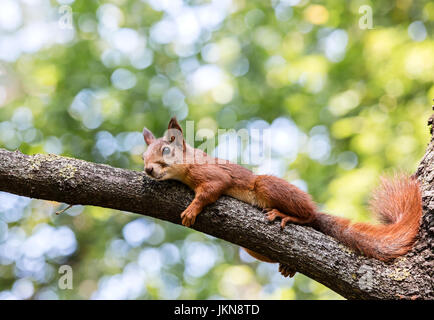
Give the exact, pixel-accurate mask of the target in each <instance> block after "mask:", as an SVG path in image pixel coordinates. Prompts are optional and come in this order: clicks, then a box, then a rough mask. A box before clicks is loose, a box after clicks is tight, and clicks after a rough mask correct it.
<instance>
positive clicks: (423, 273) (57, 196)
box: [0, 139, 434, 299]
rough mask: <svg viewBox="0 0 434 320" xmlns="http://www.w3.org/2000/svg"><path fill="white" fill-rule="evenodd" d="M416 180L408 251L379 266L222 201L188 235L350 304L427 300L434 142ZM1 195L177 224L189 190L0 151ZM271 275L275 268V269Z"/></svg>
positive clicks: (433, 260) (432, 289) (432, 295)
mask: <svg viewBox="0 0 434 320" xmlns="http://www.w3.org/2000/svg"><path fill="white" fill-rule="evenodd" d="M416 175H417V176H418V179H419V180H420V182H421V185H422V191H423V203H424V207H423V210H424V215H423V219H422V223H421V228H420V232H419V236H418V240H417V242H416V244H415V245H414V247H413V249H412V250H411V251H410V252H409V253H408V254H406V255H405V256H403V257H400V258H398V259H396V260H394V261H393V262H390V263H384V262H381V261H378V260H375V259H368V258H366V257H363V256H361V255H358V254H356V253H354V252H352V251H351V250H350V249H348V248H346V247H345V246H343V245H342V244H340V243H339V242H337V241H336V240H335V239H333V238H331V237H329V236H326V235H324V234H322V233H320V232H318V231H316V230H314V229H312V228H310V227H304V226H297V225H287V226H286V228H285V229H284V230H280V226H279V222H275V223H269V222H267V220H266V218H265V214H263V213H262V212H261V211H260V210H258V209H257V208H254V207H252V206H250V205H248V204H245V203H243V202H240V201H238V200H236V199H233V198H231V197H226V196H224V197H222V198H220V199H219V200H218V201H217V202H216V203H215V204H212V205H210V206H208V207H206V208H205V209H204V211H203V212H202V213H201V214H200V215H199V216H198V218H197V220H196V223H195V224H194V226H193V229H195V230H198V231H201V232H205V233H207V234H209V235H212V236H215V237H218V238H221V239H224V240H226V241H229V242H232V243H234V244H237V245H240V246H243V247H245V248H248V249H251V250H254V251H256V252H258V253H260V254H262V255H264V256H267V257H269V258H271V259H274V260H278V261H280V262H281V263H284V264H289V265H292V266H295V267H296V269H297V271H298V272H301V273H303V274H305V275H306V276H308V277H310V278H312V279H314V280H316V281H318V282H320V283H322V284H324V285H326V286H327V287H329V288H330V289H332V290H334V291H335V292H337V293H339V294H341V295H342V296H344V297H346V298H349V299H434V280H433V279H434V278H433V275H434V274H433V270H434V188H433V185H434V139H432V140H431V143H430V144H429V146H428V149H427V152H426V154H425V156H424V158H423V159H422V161H421V163H420V165H419V167H418V169H417V172H416ZM0 190H2V191H6V192H10V193H14V194H18V195H22V196H27V197H32V198H38V199H45V200H54V201H58V202H65V203H68V204H72V205H75V204H81V205H93V206H100V207H107V208H113V209H118V210H123V211H130V212H135V213H138V214H142V215H147V216H151V217H154V218H158V219H162V220H166V221H170V222H173V223H176V224H180V223H181V219H180V214H181V212H182V211H183V210H184V209H185V208H186V207H187V205H188V204H189V203H190V202H191V201H192V199H193V196H194V194H193V192H192V191H191V190H190V189H188V188H187V187H186V186H184V185H183V184H181V183H177V182H175V181H164V182H157V181H154V180H151V179H149V178H147V177H146V176H145V175H144V174H143V173H142V172H137V171H131V170H124V169H118V168H113V167H110V166H107V165H103V164H95V163H90V162H86V161H82V160H76V159H72V158H66V157H60V156H56V155H42V154H36V155H33V156H28V155H24V154H22V153H20V152H11V151H7V150H2V149H0ZM276 272H277V268H276Z"/></svg>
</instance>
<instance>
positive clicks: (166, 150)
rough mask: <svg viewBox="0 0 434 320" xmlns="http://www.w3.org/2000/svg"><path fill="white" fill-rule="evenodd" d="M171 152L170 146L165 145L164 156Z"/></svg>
mask: <svg viewBox="0 0 434 320" xmlns="http://www.w3.org/2000/svg"><path fill="white" fill-rule="evenodd" d="M169 153H170V148H169V147H164V148H163V156H165V155H168V154H169Z"/></svg>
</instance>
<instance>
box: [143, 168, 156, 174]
mask: <svg viewBox="0 0 434 320" xmlns="http://www.w3.org/2000/svg"><path fill="white" fill-rule="evenodd" d="M145 171H146V173H147V174H148V175H151V174H152V171H154V168H153V167H147V168H146V169H145Z"/></svg>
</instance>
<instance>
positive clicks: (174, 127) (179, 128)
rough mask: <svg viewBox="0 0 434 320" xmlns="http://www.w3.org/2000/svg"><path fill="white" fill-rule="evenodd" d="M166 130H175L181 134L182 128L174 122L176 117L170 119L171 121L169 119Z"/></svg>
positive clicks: (176, 121)
mask: <svg viewBox="0 0 434 320" xmlns="http://www.w3.org/2000/svg"><path fill="white" fill-rule="evenodd" d="M167 129H177V130H179V131H181V133H182V128H181V126H180V125H179V123H178V120H176V117H172V119H170V121H169V125H168V127H167Z"/></svg>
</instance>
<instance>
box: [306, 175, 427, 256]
mask: <svg viewBox="0 0 434 320" xmlns="http://www.w3.org/2000/svg"><path fill="white" fill-rule="evenodd" d="M371 209H372V211H373V212H374V213H376V214H377V215H378V217H379V219H380V221H381V222H382V224H378V225H375V224H368V223H353V224H352V223H350V220H348V219H345V218H340V217H335V216H331V215H328V214H323V213H317V214H316V217H315V221H314V223H313V227H315V228H316V229H318V230H319V231H321V232H323V233H325V234H328V235H330V236H332V237H334V238H336V239H337V240H339V241H341V242H342V243H344V244H346V245H347V246H348V247H350V248H352V249H355V250H357V251H359V252H361V253H362V254H364V255H366V256H368V257H373V258H376V259H379V260H383V261H387V260H391V259H394V258H396V257H398V256H401V255H404V254H405V253H407V252H408V251H409V250H410V249H411V247H412V245H413V243H414V241H415V238H416V235H417V233H418V231H419V225H420V220H421V216H422V196H421V192H420V188H419V184H418V182H417V180H416V179H414V178H412V177H407V176H403V175H399V176H398V175H397V176H395V177H394V178H392V179H386V178H382V179H381V185H380V187H379V188H378V189H377V190H376V191H375V192H374V195H373V198H372V201H371Z"/></svg>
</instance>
